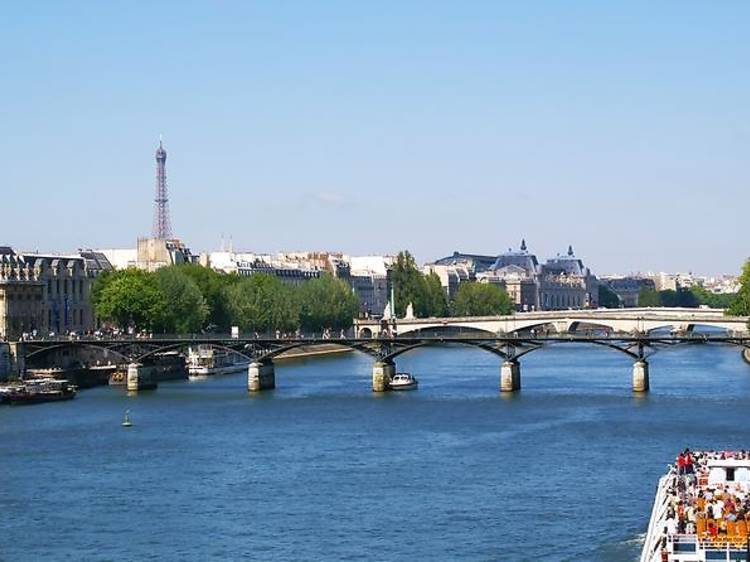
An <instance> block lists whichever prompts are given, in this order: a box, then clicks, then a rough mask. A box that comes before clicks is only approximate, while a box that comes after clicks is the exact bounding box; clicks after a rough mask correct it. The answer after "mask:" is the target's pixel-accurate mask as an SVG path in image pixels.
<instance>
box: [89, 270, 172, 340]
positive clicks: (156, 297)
mask: <svg viewBox="0 0 750 562" xmlns="http://www.w3.org/2000/svg"><path fill="white" fill-rule="evenodd" d="M93 299H94V308H95V310H96V314H97V316H98V317H99V318H101V319H102V320H106V321H109V322H112V323H113V324H114V325H115V326H117V327H118V328H121V329H123V330H124V329H127V328H128V327H132V328H134V329H136V330H142V329H145V330H150V331H163V330H164V327H165V319H166V316H167V309H168V301H167V299H166V298H165V296H164V294H163V293H162V292H161V289H160V288H159V285H158V283H157V281H156V277H155V276H154V274H152V273H147V272H145V271H141V270H139V269H135V268H130V269H125V270H122V271H116V272H113V273H109V274H107V275H105V276H101V277H100V278H98V279H97V281H96V283H95V288H94V291H93Z"/></svg>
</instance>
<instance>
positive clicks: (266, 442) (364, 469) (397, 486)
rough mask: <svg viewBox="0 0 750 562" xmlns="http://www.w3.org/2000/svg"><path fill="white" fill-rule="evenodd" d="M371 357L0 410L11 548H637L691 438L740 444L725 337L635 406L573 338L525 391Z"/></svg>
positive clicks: (660, 376) (306, 554)
mask: <svg viewBox="0 0 750 562" xmlns="http://www.w3.org/2000/svg"><path fill="white" fill-rule="evenodd" d="M371 365H372V362H371V360H370V359H369V358H367V357H365V356H362V355H358V354H351V355H347V356H343V357H342V356H339V357H337V358H330V359H315V360H308V361H304V362H296V363H287V364H280V365H278V366H277V370H276V382H277V389H276V390H275V391H272V392H267V393H265V394H263V395H259V396H248V395H247V393H246V392H245V384H246V383H245V378H244V377H243V376H242V375H236V376H228V377H224V378H217V379H213V380H208V381H203V382H198V383H195V382H194V383H187V382H184V383H183V382H180V383H168V384H163V385H161V386H160V387H159V389H158V390H157V391H155V392H151V393H141V394H140V395H139V396H137V397H129V396H127V395H126V393H125V392H124V391H122V390H118V389H112V388H97V389H92V390H86V391H82V392H81V393H80V394H79V396H78V398H76V400H74V401H72V402H67V403H57V404H45V405H39V406H33V407H3V408H0V469H1V470H2V475H1V477H0V509H1V511H0V560H4V561H25V560H117V561H120V560H238V559H247V560H410V561H412V560H472V561H475V560H576V561H578V560H606V561H615V562H616V561H619V560H627V561H632V560H635V559H636V558H637V556H638V554H639V548H640V542H639V540H640V537H641V536H642V534H643V533H644V532H645V528H646V525H647V522H648V517H649V511H650V508H651V501H652V499H653V492H654V489H655V485H656V481H657V479H658V477H659V476H660V475H661V474H662V473H663V471H664V468H665V465H666V464H667V463H668V462H670V461H671V459H672V458H673V456H674V455H675V454H676V452H677V450H678V449H679V448H681V447H685V446H691V447H693V448H700V447H713V448H735V447H744V448H748V447H750V429H749V427H750V422H749V421H748V415H747V414H748V403H749V400H748V399H749V398H750V365H747V364H746V363H744V362H743V361H742V359H741V358H740V356H739V352H738V351H737V350H736V349H733V348H727V347H705V346H692V347H687V348H679V349H674V350H670V351H664V352H661V353H659V354H657V355H656V356H655V357H654V358H653V359H652V361H651V385H652V392H651V393H650V394H649V395H648V396H647V397H644V398H637V397H634V396H633V395H632V394H631V392H630V368H631V364H630V361H629V360H628V359H627V358H626V357H625V356H624V355H621V354H619V353H616V352H612V351H608V350H603V349H598V348H589V347H578V346H575V345H568V346H559V347H557V348H554V349H549V350H545V351H541V352H537V353H533V354H531V355H529V356H527V357H526V358H524V360H523V365H522V377H523V390H522V392H521V393H520V394H519V395H517V396H513V397H505V396H500V395H499V393H498V378H499V364H498V361H497V359H496V358H495V357H493V356H492V355H490V354H487V353H485V352H482V351H478V350H472V349H465V348H441V349H437V348H435V349H424V350H417V351H414V352H411V353H409V354H407V355H404V356H402V357H400V358H399V361H398V367H399V369H405V370H410V371H412V372H413V373H414V374H415V375H417V376H418V378H419V379H420V388H419V390H418V391H417V392H411V393H403V394H391V395H383V396H380V395H373V394H372V393H371V392H370V369H371ZM125 408H130V409H131V412H132V418H133V421H134V423H135V426H134V427H133V428H131V429H129V430H126V429H123V428H122V427H120V422H121V420H122V415H123V411H124V410H125Z"/></svg>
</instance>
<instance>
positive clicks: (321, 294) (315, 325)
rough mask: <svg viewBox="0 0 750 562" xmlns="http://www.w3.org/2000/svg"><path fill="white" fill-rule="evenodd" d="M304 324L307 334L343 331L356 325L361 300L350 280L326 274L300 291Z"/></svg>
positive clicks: (305, 285) (301, 315)
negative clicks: (353, 290)
mask: <svg viewBox="0 0 750 562" xmlns="http://www.w3.org/2000/svg"><path fill="white" fill-rule="evenodd" d="M298 292H299V295H298V296H299V303H300V324H301V327H302V328H303V329H304V330H306V331H313V332H316V331H321V330H323V329H325V328H332V329H335V330H340V329H342V328H344V329H345V328H348V327H349V326H351V325H352V320H353V319H354V317H355V316H356V315H357V312H358V311H359V299H358V298H357V297H356V295H354V293H353V292H352V288H351V287H350V286H349V284H348V283H347V282H346V281H342V280H341V279H336V278H334V277H331V276H329V275H324V276H322V277H320V278H318V279H313V280H312V281H308V282H307V283H305V284H304V285H302V286H301V287H300V288H299V289H298Z"/></svg>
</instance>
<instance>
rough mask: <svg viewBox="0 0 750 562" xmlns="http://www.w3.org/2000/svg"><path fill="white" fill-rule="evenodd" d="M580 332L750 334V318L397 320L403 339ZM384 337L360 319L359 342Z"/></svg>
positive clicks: (664, 313)
mask: <svg viewBox="0 0 750 562" xmlns="http://www.w3.org/2000/svg"><path fill="white" fill-rule="evenodd" d="M581 327H587V328H591V327H594V328H596V327H598V328H602V329H606V330H610V331H612V332H620V333H628V334H634V333H649V332H654V331H657V330H673V331H678V332H691V331H693V330H694V329H695V328H696V327H708V328H715V329H719V330H724V331H726V332H729V333H736V334H741V333H745V332H747V329H748V318H747V317H744V316H727V315H726V314H725V313H724V311H723V310H720V309H712V308H624V309H596V310H553V311H545V312H520V313H516V314H512V315H509V316H478V317H463V318H405V319H398V320H396V333H397V334H398V335H399V336H405V335H407V334H416V333H419V332H431V333H434V332H435V331H436V330H439V331H446V332H447V331H452V332H461V331H464V330H471V331H479V332H485V333H488V334H493V335H501V334H510V333H514V332H523V331H529V330H544V331H554V332H556V333H568V332H576V331H578V330H580V329H581ZM380 332H381V321H379V320H361V319H360V320H356V321H355V333H356V334H357V335H359V336H360V337H368V336H371V335H377V334H379V333H380Z"/></svg>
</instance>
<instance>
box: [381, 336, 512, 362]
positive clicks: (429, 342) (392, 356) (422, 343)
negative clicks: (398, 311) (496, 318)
mask: <svg viewBox="0 0 750 562" xmlns="http://www.w3.org/2000/svg"><path fill="white" fill-rule="evenodd" d="M453 344H456V345H463V346H467V347H474V348H477V349H483V350H484V351H489V352H490V353H492V354H494V355H497V356H498V357H502V358H503V359H504V360H507V359H509V358H510V355H508V354H507V353H506V352H504V351H503V350H501V349H498V348H497V347H494V346H492V345H490V344H487V343H484V342H477V341H472V340H450V341H444V340H439V339H438V340H422V341H417V342H414V343H413V344H411V345H407V346H405V347H402V348H399V349H397V350H395V351H393V352H391V353H389V354H388V355H385V356H383V359H384V360H387V361H392V360H393V359H395V358H396V357H398V356H399V355H403V354H404V353H407V352H409V351H412V350H414V349H418V348H421V347H439V346H445V345H453Z"/></svg>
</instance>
